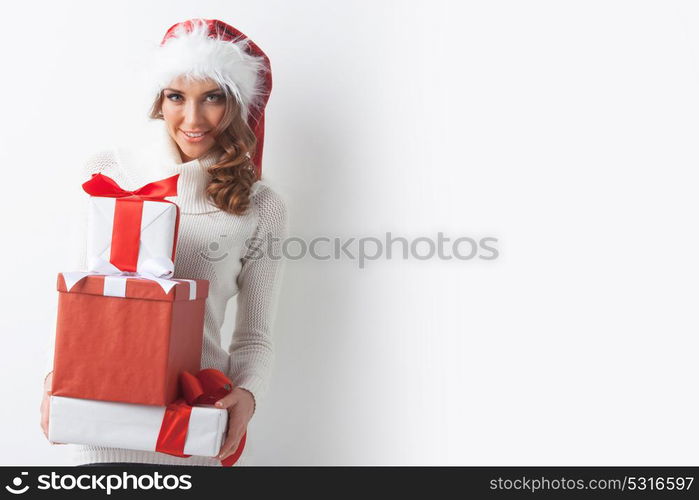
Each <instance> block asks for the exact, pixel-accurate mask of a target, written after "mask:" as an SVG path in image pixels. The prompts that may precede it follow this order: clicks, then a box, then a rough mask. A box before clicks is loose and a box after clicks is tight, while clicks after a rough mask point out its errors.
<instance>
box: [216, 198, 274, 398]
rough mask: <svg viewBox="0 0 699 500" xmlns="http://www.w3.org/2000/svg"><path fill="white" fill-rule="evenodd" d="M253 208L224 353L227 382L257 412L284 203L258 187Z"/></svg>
mask: <svg viewBox="0 0 699 500" xmlns="http://www.w3.org/2000/svg"><path fill="white" fill-rule="evenodd" d="M252 203H253V206H254V209H255V210H257V212H258V215H259V219H258V226H257V229H256V231H255V233H254V235H253V238H252V239H251V240H250V242H249V244H248V249H247V252H246V255H245V257H244V258H243V264H242V268H241V271H240V273H239V274H238V277H237V284H238V296H237V312H236V319H235V330H234V332H233V338H232V340H231V344H230V347H229V349H228V352H229V354H230V356H229V376H230V377H231V380H232V381H233V383H234V384H235V385H236V386H238V387H241V388H243V389H247V390H248V391H250V392H251V393H252V395H253V397H254V399H255V404H256V406H257V404H259V402H260V400H261V399H262V398H263V397H264V396H265V394H266V392H267V389H268V387H269V382H270V378H271V375H272V364H273V361H274V344H273V339H272V327H273V324H274V318H275V316H276V309H277V301H278V297H279V290H280V285H281V280H282V273H283V268H284V260H283V258H282V254H281V248H282V244H283V240H284V239H285V238H286V236H287V231H288V228H287V210H286V205H285V202H284V200H283V199H282V198H281V197H280V196H279V195H278V194H277V193H276V192H275V191H273V190H272V189H271V188H269V187H268V186H266V185H265V186H262V187H261V189H259V190H258V191H257V192H256V193H255V194H254V195H253V197H252Z"/></svg>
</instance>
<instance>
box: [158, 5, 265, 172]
mask: <svg viewBox="0 0 699 500" xmlns="http://www.w3.org/2000/svg"><path fill="white" fill-rule="evenodd" d="M151 64H152V66H151V68H150V73H151V78H152V81H153V82H154V85H155V89H154V90H155V93H156V95H159V94H160V92H161V91H162V89H163V88H165V87H167V86H168V85H169V84H170V83H171V82H172V80H173V79H174V78H176V77H178V76H183V75H184V76H189V77H192V78H196V79H202V78H211V79H212V80H214V81H215V82H216V83H218V85H219V86H221V88H225V87H228V89H229V90H230V92H231V93H232V94H233V96H234V97H235V99H236V100H237V101H238V104H239V107H240V112H241V115H242V117H243V119H245V120H246V121H247V123H248V125H249V126H250V128H251V129H252V131H253V133H254V134H255V136H256V137H257V149H256V151H255V155H254V157H253V159H252V161H253V163H254V165H255V172H256V175H257V178H258V179H259V178H260V176H261V175H262V149H263V145H264V127H265V106H266V105H267V101H268V99H269V94H270V92H271V90H272V72H271V68H270V64H269V59H268V58H267V55H266V54H265V53H264V52H262V49H260V48H259V47H258V46H257V45H256V44H255V43H254V42H253V41H252V40H250V39H249V38H248V37H247V36H246V35H244V34H243V33H241V32H240V31H238V30H237V29H235V28H234V27H233V26H230V25H228V24H226V23H224V22H223V21H219V20H217V19H201V18H196V19H190V20H187V21H183V22H181V23H177V24H175V25H173V26H171V27H170V28H169V29H168V30H167V32H166V33H165V36H164V37H163V40H162V41H161V42H160V45H159V46H158V47H157V48H156V49H155V57H153V58H151Z"/></svg>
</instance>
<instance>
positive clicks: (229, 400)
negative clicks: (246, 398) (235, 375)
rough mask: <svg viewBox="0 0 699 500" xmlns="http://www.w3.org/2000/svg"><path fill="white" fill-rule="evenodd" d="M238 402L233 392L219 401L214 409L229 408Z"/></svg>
mask: <svg viewBox="0 0 699 500" xmlns="http://www.w3.org/2000/svg"><path fill="white" fill-rule="evenodd" d="M237 402H238V395H237V394H236V393H235V392H229V393H228V394H227V395H226V396H224V397H223V398H221V399H219V400H218V401H217V402H216V404H215V406H216V408H231V407H232V406H234V405H235V404H236V403H237Z"/></svg>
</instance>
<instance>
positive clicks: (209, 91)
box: [164, 87, 221, 95]
mask: <svg viewBox="0 0 699 500" xmlns="http://www.w3.org/2000/svg"><path fill="white" fill-rule="evenodd" d="M164 90H170V91H172V92H177V93H178V94H184V93H185V92H182V91H181V90H177V89H171V88H169V87H168V88H166V89H164ZM214 92H221V89H219V88H215V89H213V90H207V91H206V92H204V95H206V94H213V93H214Z"/></svg>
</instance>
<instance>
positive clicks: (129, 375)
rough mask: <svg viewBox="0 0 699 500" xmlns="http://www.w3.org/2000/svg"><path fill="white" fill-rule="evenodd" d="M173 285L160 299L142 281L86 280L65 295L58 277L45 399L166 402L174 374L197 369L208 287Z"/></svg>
mask: <svg viewBox="0 0 699 500" xmlns="http://www.w3.org/2000/svg"><path fill="white" fill-rule="evenodd" d="M173 281H177V282H178V283H177V285H175V286H174V287H172V288H171V289H170V291H169V292H167V293H166V292H165V291H164V290H163V288H162V287H161V286H160V285H159V284H158V283H157V282H155V281H152V280H148V279H144V278H139V277H131V276H128V277H127V276H104V275H88V276H86V277H84V278H83V279H81V280H80V281H78V282H77V283H76V284H75V285H73V287H72V288H71V289H70V291H68V290H67V288H66V281H65V278H64V276H63V275H62V274H59V275H58V291H59V292H60V293H59V298H58V321H57V328H56V342H55V349H54V353H55V354H54V373H53V385H52V389H51V390H52V394H53V395H55V396H64V397H73V398H84V399H95V400H101V401H116V402H124V403H137V404H146V405H159V406H163V405H167V404H169V403H171V402H172V401H174V400H175V399H176V398H177V396H178V379H179V374H180V373H181V372H184V371H188V372H191V373H196V372H197V371H199V368H200V363H201V349H202V339H203V330H204V304H205V301H206V297H207V295H208V288H209V282H208V281H206V280H173ZM115 291H116V292H117V293H115ZM115 295H118V296H115Z"/></svg>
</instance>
